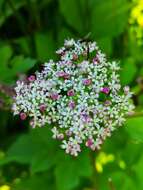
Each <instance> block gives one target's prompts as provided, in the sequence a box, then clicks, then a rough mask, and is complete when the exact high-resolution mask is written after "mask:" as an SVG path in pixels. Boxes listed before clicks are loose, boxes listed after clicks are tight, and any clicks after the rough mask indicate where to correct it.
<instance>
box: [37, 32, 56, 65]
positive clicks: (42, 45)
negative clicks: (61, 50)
mask: <svg viewBox="0 0 143 190" xmlns="http://www.w3.org/2000/svg"><path fill="white" fill-rule="evenodd" d="M35 40H36V49H37V54H38V58H39V60H41V61H42V62H44V61H48V60H49V59H53V58H54V56H55V52H54V51H55V44H54V40H53V38H52V36H51V34H49V33H37V34H36V35H35Z"/></svg>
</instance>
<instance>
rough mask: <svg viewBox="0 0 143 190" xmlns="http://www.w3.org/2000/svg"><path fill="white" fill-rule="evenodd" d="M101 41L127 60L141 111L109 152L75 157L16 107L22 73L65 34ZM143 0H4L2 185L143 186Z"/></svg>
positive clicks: (0, 26)
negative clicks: (14, 96)
mask: <svg viewBox="0 0 143 190" xmlns="http://www.w3.org/2000/svg"><path fill="white" fill-rule="evenodd" d="M89 33H90V36H89V39H91V40H95V41H97V42H98V45H99V46H100V48H101V49H102V50H103V51H104V52H105V53H106V54H107V57H108V59H110V60H113V59H114V60H117V61H118V60H120V64H121V67H122V69H121V73H120V74H121V83H122V85H130V86H131V88H132V91H133V92H134V96H133V101H134V104H135V105H136V115H135V117H132V118H129V119H127V122H126V124H125V126H124V127H122V128H120V129H118V130H117V131H116V132H114V134H113V136H112V137H111V138H109V139H108V140H106V142H105V144H104V145H103V147H102V149H101V151H99V152H95V153H93V152H91V151H87V150H83V152H82V153H81V154H80V156H79V157H77V158H73V157H71V156H68V155H66V154H65V153H64V151H63V150H61V149H60V148H59V143H58V142H56V141H54V140H52V139H51V134H49V130H48V127H45V128H41V129H31V128H30V127H29V126H28V123H27V122H22V121H20V119H19V118H18V117H13V115H12V113H11V111H10V109H11V106H10V103H11V99H10V97H11V96H12V94H13V87H14V85H15V82H16V80H17V79H18V78H23V77H25V75H26V74H30V73H33V72H34V71H35V70H36V69H40V65H41V64H42V63H44V62H45V61H48V60H49V59H56V56H55V50H56V49H58V48H59V47H60V46H61V45H62V44H63V42H64V39H65V38H71V37H73V38H75V39H79V38H83V37H84V36H86V35H87V34H89ZM142 110H143V0H136V1H130V0H0V190H142V189H143V116H141V115H143V114H140V113H141V111H142Z"/></svg>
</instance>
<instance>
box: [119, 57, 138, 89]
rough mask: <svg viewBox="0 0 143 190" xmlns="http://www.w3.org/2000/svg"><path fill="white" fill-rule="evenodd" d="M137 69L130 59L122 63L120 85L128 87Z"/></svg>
mask: <svg viewBox="0 0 143 190" xmlns="http://www.w3.org/2000/svg"><path fill="white" fill-rule="evenodd" d="M136 73H137V67H136V64H135V62H134V60H133V59H132V58H131V57H130V58H127V59H125V60H124V61H123V63H122V64H121V73H120V78H121V83H122V85H129V84H130V83H131V82H132V81H133V80H134V78H135V76H136Z"/></svg>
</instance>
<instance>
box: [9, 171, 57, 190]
mask: <svg viewBox="0 0 143 190" xmlns="http://www.w3.org/2000/svg"><path fill="white" fill-rule="evenodd" d="M52 182H53V181H52V178H51V173H44V174H39V175H33V176H29V177H27V178H26V179H20V182H19V183H17V184H14V185H13V187H12V190H46V189H49V190H55V186H54V184H53V183H52Z"/></svg>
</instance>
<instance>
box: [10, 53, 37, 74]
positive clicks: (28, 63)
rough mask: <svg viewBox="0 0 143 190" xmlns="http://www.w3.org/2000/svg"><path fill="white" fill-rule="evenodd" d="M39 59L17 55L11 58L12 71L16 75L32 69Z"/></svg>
mask: <svg viewBox="0 0 143 190" xmlns="http://www.w3.org/2000/svg"><path fill="white" fill-rule="evenodd" d="M36 62H37V61H36V60H34V59H31V58H25V57H24V56H22V55H20V56H15V57H14V58H13V59H12V60H11V66H12V73H13V75H16V74H18V73H24V72H26V71H28V70H29V69H31V68H32V67H33V66H34V65H35V63H36Z"/></svg>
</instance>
